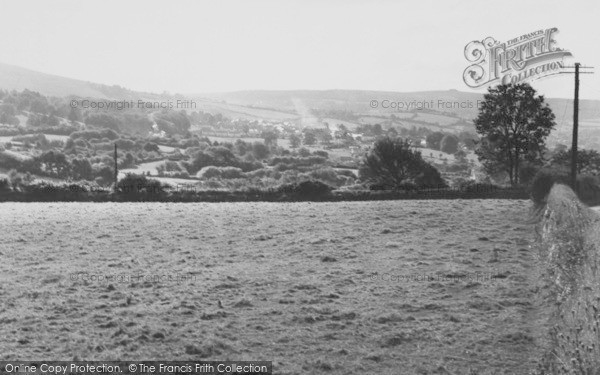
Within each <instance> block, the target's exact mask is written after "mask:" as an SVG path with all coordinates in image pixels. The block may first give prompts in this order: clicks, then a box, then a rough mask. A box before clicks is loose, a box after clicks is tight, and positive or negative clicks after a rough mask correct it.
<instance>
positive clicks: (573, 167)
mask: <svg viewBox="0 0 600 375" xmlns="http://www.w3.org/2000/svg"><path fill="white" fill-rule="evenodd" d="M580 65H581V64H579V63H575V100H574V102H573V144H572V145H571V188H572V189H573V191H577V135H578V129H579V66H580ZM115 147H116V145H115Z"/></svg>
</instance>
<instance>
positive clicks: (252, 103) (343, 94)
mask: <svg viewBox="0 0 600 375" xmlns="http://www.w3.org/2000/svg"><path fill="white" fill-rule="evenodd" d="M192 96H194V95H192ZM196 96H198V97H200V96H202V97H204V98H212V99H214V100H218V101H221V102H225V103H227V104H235V105H241V106H249V107H256V108H264V109H272V110H282V111H296V112H297V113H299V114H300V113H301V111H302V110H300V111H299V110H298V107H299V105H301V106H302V107H306V108H311V109H324V110H329V109H333V110H348V111H352V112H355V113H363V114H367V113H368V114H373V115H389V114H391V113H395V111H394V110H393V109H389V108H388V109H385V108H381V102H382V101H383V100H388V101H390V102H403V103H411V102H412V103H415V104H417V105H424V104H419V103H426V104H425V105H427V104H431V103H433V106H432V108H429V109H432V110H434V111H436V112H447V113H449V114H450V113H453V114H455V115H456V116H458V117H461V118H465V119H468V120H471V119H473V118H474V117H476V116H477V101H478V100H483V94H479V93H471V92H464V91H458V90H446V91H420V92H392V91H363V90H325V91H312V90H290V91H262V90H255V91H235V92H227V93H209V94H202V95H196ZM372 100H377V101H378V102H379V106H378V108H375V109H374V108H372V107H371V106H370V102H371V101H372ZM547 101H548V103H549V104H550V107H551V108H552V110H553V112H554V114H555V115H556V117H557V121H558V122H559V123H560V122H563V119H564V121H567V122H568V121H570V119H572V116H573V100H571V99H558V98H547ZM454 103H458V106H456V105H454ZM463 103H464V104H463ZM460 105H463V106H465V107H466V108H460ZM425 109H428V108H427V107H426V108H425ZM579 118H580V121H590V120H592V121H594V120H595V121H600V100H581V101H580V105H579ZM569 123H570V122H569Z"/></svg>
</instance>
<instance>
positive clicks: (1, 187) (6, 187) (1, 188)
mask: <svg viewBox="0 0 600 375" xmlns="http://www.w3.org/2000/svg"><path fill="white" fill-rule="evenodd" d="M7 191H10V183H9V182H8V180H7V179H6V178H0V193H2V192H7Z"/></svg>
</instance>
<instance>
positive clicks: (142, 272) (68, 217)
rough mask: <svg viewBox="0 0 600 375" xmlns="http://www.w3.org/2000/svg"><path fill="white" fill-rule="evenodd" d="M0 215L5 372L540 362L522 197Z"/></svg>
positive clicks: (359, 370)
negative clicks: (173, 364)
mask: <svg viewBox="0 0 600 375" xmlns="http://www.w3.org/2000/svg"><path fill="white" fill-rule="evenodd" d="M1 206H2V207H1V208H0V227H1V228H2V231H3V239H2V242H3V246H2V248H1V249H0V255H1V256H2V260H3V261H2V263H1V267H2V275H3V276H2V284H0V296H1V299H2V309H1V310H0V322H1V323H2V324H1V325H0V334H1V335H2V337H3V340H1V341H0V360H16V359H36V358H37V359H39V358H52V359H57V360H58V359H62V360H72V359H88V360H91V359H98V360H108V359H113V360H114V359H122V360H135V359H142V358H143V359H158V358H160V359H184V360H198V359H233V360H272V361H273V362H274V368H275V373H277V374H434V373H435V374H471V373H472V374H526V373H527V371H528V370H529V369H530V368H532V367H533V366H534V359H535V358H537V356H538V354H539V353H538V351H539V348H538V337H537V333H536V332H540V329H539V327H537V324H538V323H537V322H538V318H537V315H538V311H539V310H538V309H537V308H536V305H535V303H534V302H533V300H534V299H533V296H534V294H535V291H534V288H533V285H534V284H535V273H534V272H532V269H533V260H532V256H533V254H532V253H531V251H530V248H529V244H530V242H531V241H532V237H533V234H532V231H531V228H530V226H529V225H527V224H525V223H524V220H525V218H526V216H527V213H528V207H529V202H526V201H494V200H483V201H461V200H457V201H395V202H353V203H289V204H288V203H285V204H276V203H240V204H235V203H219V204H162V203H156V204H127V203H123V204H113V203H103V204H94V203H91V204H86V203H84V204H77V203H72V204H70V203H69V204H42V203H29V204H27V203H3V204H2V205H1ZM469 371H472V372H469Z"/></svg>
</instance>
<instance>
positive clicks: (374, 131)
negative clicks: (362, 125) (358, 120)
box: [371, 124, 383, 137]
mask: <svg viewBox="0 0 600 375" xmlns="http://www.w3.org/2000/svg"><path fill="white" fill-rule="evenodd" d="M371 132H372V134H373V135H374V136H375V137H379V136H380V135H381V134H383V128H382V127H381V124H375V125H373V126H372V127H371Z"/></svg>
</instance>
